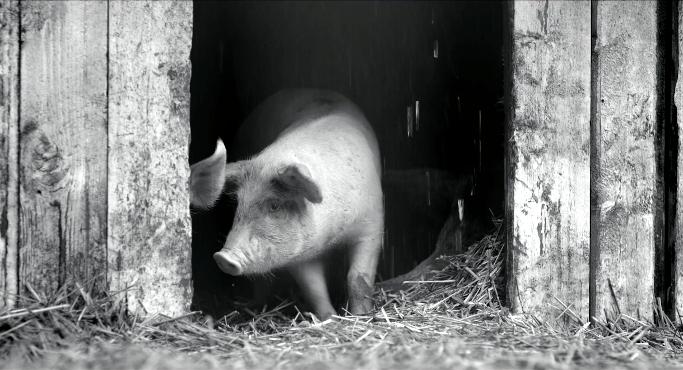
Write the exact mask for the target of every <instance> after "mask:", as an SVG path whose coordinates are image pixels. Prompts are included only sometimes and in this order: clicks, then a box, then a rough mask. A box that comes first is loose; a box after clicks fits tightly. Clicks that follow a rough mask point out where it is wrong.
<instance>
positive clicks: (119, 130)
mask: <svg viewBox="0 0 683 370" xmlns="http://www.w3.org/2000/svg"><path fill="white" fill-rule="evenodd" d="M109 32H110V36H109V44H110V60H109V63H110V64H109V68H110V69H109V263H110V270H109V271H110V278H111V286H112V289H123V288H125V287H128V286H130V285H134V288H133V289H131V290H129V291H128V293H127V294H128V305H129V308H130V309H131V310H133V311H137V312H148V313H164V314H167V315H177V314H180V313H182V312H185V311H187V310H188V309H189V304H190V300H191V298H192V297H191V295H192V284H191V258H190V252H191V249H190V248H191V245H190V244H191V240H190V237H191V229H190V228H191V220H190V212H189V211H190V208H189V188H188V179H189V175H190V170H189V164H188V147H189V140H190V122H189V117H190V115H189V113H190V112H189V107H190V74H191V68H190V59H189V58H190V47H191V40H192V2H182V1H178V2H176V1H159V2H157V1H123V2H119V1H113V2H110V4H109Z"/></svg>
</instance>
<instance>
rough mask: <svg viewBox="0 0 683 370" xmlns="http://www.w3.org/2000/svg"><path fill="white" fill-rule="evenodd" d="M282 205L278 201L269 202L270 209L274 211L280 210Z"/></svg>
mask: <svg viewBox="0 0 683 370" xmlns="http://www.w3.org/2000/svg"><path fill="white" fill-rule="evenodd" d="M280 207H281V204H280V202H278V201H271V202H268V210H269V211H270V212H272V213H275V212H277V211H279V210H280Z"/></svg>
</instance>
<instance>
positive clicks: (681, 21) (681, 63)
mask: <svg viewBox="0 0 683 370" xmlns="http://www.w3.org/2000/svg"><path fill="white" fill-rule="evenodd" d="M675 21H676V22H678V35H674V36H673V37H674V38H675V39H674V40H676V42H677V49H676V51H677V53H676V52H674V53H673V54H674V56H677V57H678V60H676V59H674V61H675V62H677V63H678V65H677V66H675V67H674V68H675V69H677V70H678V78H677V80H676V82H675V90H674V104H675V106H676V113H677V115H676V119H677V121H676V122H674V124H676V125H678V148H677V149H678V171H677V175H678V179H677V180H678V181H677V183H678V188H677V194H676V216H675V220H676V221H675V222H676V224H675V226H674V229H675V235H674V237H675V238H676V240H675V256H676V258H675V261H674V283H673V285H674V289H675V292H674V305H675V309H676V312H674V314H675V316H676V320H677V321H678V322H679V323H680V321H681V316H680V315H683V152H681V149H683V129H682V128H683V59H681V58H680V55H677V54H679V53H680V50H681V48H683V2H678V19H677V20H675Z"/></svg>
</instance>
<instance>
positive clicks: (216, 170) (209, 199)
mask: <svg viewBox="0 0 683 370" xmlns="http://www.w3.org/2000/svg"><path fill="white" fill-rule="evenodd" d="M225 158H226V153H225V145H224V144H223V141H222V140H221V139H218V142H217V143H216V150H215V151H214V153H213V154H212V155H211V156H210V157H209V158H205V159H202V160H201V161H199V162H197V163H195V164H193V165H192V166H190V203H191V204H192V205H193V206H195V207H198V208H200V209H208V208H211V206H213V204H214V203H215V202H216V200H218V198H219V197H220V195H221V192H222V191H223V185H224V184H225V169H226V165H225Z"/></svg>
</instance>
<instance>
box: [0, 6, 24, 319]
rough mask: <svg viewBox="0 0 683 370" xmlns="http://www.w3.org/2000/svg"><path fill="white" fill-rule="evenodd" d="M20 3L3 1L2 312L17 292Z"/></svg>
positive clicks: (0, 121) (0, 66)
mask: <svg viewBox="0 0 683 370" xmlns="http://www.w3.org/2000/svg"><path fill="white" fill-rule="evenodd" d="M18 14H19V3H18V1H17V0H0V309H1V308H2V307H4V306H12V305H13V304H14V301H15V298H16V294H17V290H18V279H17V276H18V274H17V272H18V271H17V267H18V265H17V262H18V261H17V257H18V249H17V248H18V246H17V235H18V229H17V223H18V217H19V216H18V212H17V200H18V198H17V197H18V188H17V187H18V184H19V182H18V179H17V175H18V168H17V155H18V153H17V150H18V146H17V140H18V136H17V130H18V127H19V115H18V114H19V96H18V94H19V85H18V83H19V78H18V73H19V18H18Z"/></svg>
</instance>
